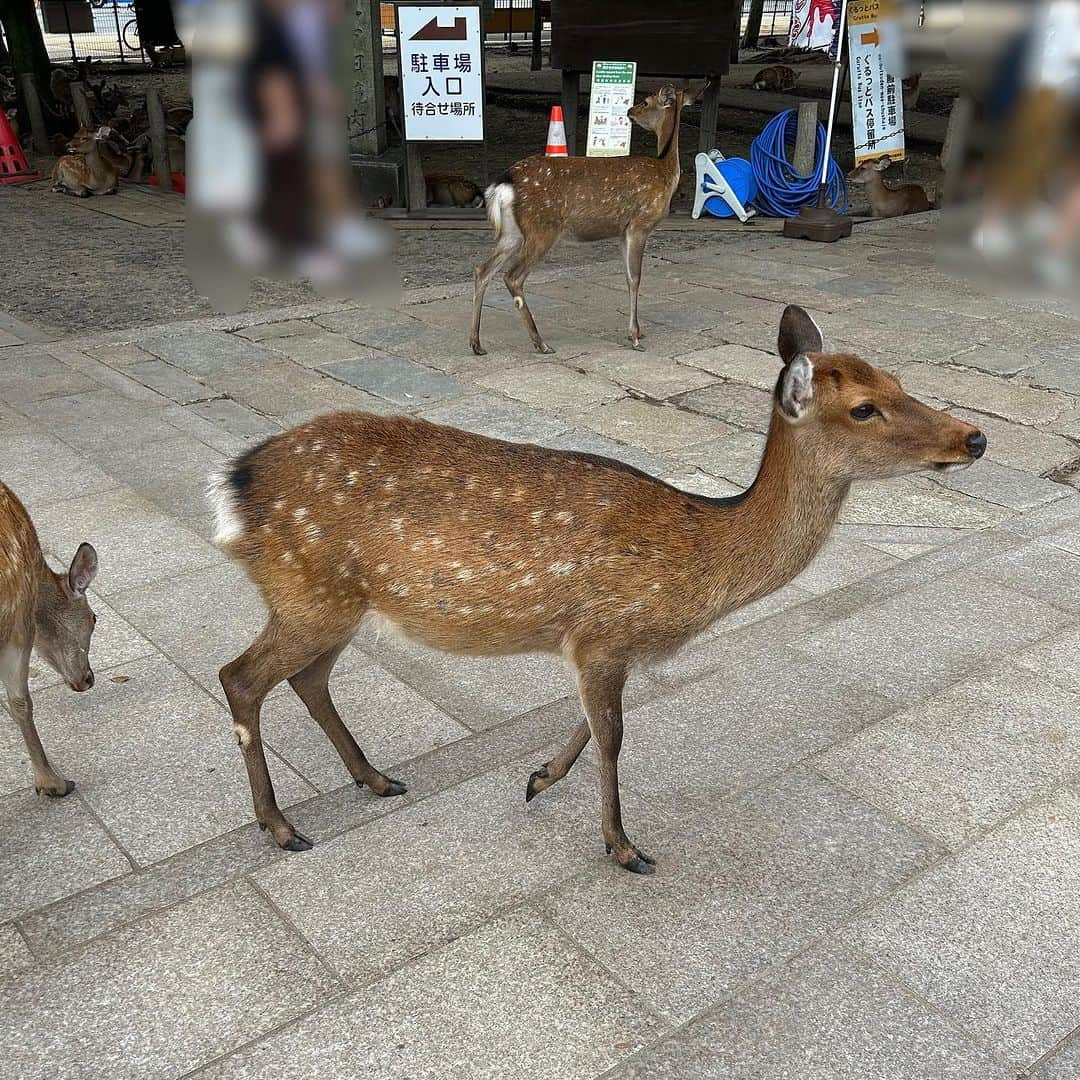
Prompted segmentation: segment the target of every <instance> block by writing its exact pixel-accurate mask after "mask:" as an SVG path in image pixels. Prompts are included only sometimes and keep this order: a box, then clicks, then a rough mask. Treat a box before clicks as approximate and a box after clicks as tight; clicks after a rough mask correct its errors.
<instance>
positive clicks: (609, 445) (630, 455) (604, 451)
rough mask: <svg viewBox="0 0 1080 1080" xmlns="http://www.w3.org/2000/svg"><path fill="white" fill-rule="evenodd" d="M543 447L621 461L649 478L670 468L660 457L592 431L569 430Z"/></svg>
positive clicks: (547, 441) (661, 474)
mask: <svg viewBox="0 0 1080 1080" xmlns="http://www.w3.org/2000/svg"><path fill="white" fill-rule="evenodd" d="M545 445H547V446H550V447H552V448H553V449H555V450H570V451H573V452H575V453H583V454H597V455H599V456H600V457H607V458H614V459H615V460H616V461H623V462H625V463H626V464H627V465H632V466H633V467H634V468H635V469H640V470H641V471H642V472H643V473H647V474H648V475H649V476H663V475H664V474H665V473H667V472H670V471H671V469H670V466H669V465H668V463H667V462H666V461H665V460H664V459H663V458H662V457H659V456H658V455H656V454H650V453H648V452H647V451H645V450H640V449H639V448H638V447H636V446H625V445H623V444H622V443H618V442H615V440H614V439H608V438H605V437H604V436H603V435H598V434H596V433H595V432H592V431H582V430H580V429H577V428H571V429H570V430H569V431H568V432H567V433H566V434H565V435H559V436H557V437H556V438H554V439H548V440H545Z"/></svg>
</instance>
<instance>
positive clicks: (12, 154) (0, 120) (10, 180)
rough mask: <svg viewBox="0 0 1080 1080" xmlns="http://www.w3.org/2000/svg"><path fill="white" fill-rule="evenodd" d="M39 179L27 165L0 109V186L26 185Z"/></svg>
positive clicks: (37, 173) (5, 116)
mask: <svg viewBox="0 0 1080 1080" xmlns="http://www.w3.org/2000/svg"><path fill="white" fill-rule="evenodd" d="M41 178H42V177H41V173H39V172H34V170H33V169H31V168H30V166H29V164H28V163H27V161H26V155H25V154H24V153H23V152H22V147H21V146H20V145H19V140H18V139H16V138H15V132H14V131H12V130H11V123H10V121H9V120H8V118H7V113H5V112H4V110H3V109H0V184H26V183H29V181H31V180H40V179H41Z"/></svg>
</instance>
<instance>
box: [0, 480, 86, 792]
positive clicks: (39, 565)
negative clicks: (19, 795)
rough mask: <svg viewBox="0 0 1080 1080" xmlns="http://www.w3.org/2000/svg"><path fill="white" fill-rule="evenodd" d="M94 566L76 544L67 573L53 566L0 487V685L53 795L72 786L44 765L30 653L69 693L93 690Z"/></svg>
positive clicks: (37, 785) (39, 781)
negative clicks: (31, 684) (89, 595)
mask: <svg viewBox="0 0 1080 1080" xmlns="http://www.w3.org/2000/svg"><path fill="white" fill-rule="evenodd" d="M97 565H98V558H97V552H96V551H95V550H94V549H93V547H92V546H91V545H90V544H80V545H79V548H78V550H77V551H76V552H75V557H74V558H73V559H72V560H71V565H70V566H69V567H68V571H67V573H66V574H57V573H56V572H55V571H53V570H52V569H50V567H49V564H48V563H47V562H46V561H45V556H44V555H42V553H41V545H40V544H39V543H38V538H37V532H36V531H35V530H34V523H33V522H32V521H31V520H30V515H29V514H28V513H27V512H26V508H25V507H24V506H23V504H22V503H21V502H19V500H18V499H17V498H16V497H15V494H14V492H13V491H11V489H10V488H8V487H6V486H5V485H4V484H2V483H0V681H2V682H3V684H4V689H5V691H6V692H7V706H8V711H9V712H10V713H11V715H12V718H13V719H14V720H15V723H16V724H18V725H19V730H20V731H21V732H22V736H23V739H24V740H25V742H26V749H27V752H28V753H29V754H30V766H31V768H32V769H33V770H34V790H35V791H37V792H44V793H45V794H46V795H53V796H56V797H58V798H59V797H61V796H64V795H67V794H69V793H70V792H71V791H72V789H73V788H74V787H75V785H74V784H73V783H72V782H71V781H70V780H65V779H64V777H63V776H61V775H60V773H58V772H57V771H56V770H55V769H54V768H53V767H52V766H51V765H50V764H49V761H48V759H47V758H46V757H45V751H44V749H43V748H42V746H41V739H39V738H38V733H37V729H36V728H35V727H34V706H33V702H32V701H31V700H30V688H29V685H28V684H29V676H30V653H31V650H33V651H35V652H36V653H37V654H38V655H39V656H40V657H41V658H42V659H43V660H44V661H45V662H46V663H47V664H48V665H49V666H50V667H51V668H53V669H54V670H55V671H56V672H57V673H58V674H59V675H61V676H63V679H64V682H66V683H67V685H68V686H69V687H70V688H71V689H72V690H75V691H78V692H82V691H84V690H89V689H90V687H91V686H93V685H94V672H93V671H92V670H91V668H90V655H89V654H90V638H91V635H92V634H93V632H94V624H95V623H96V622H97V616H96V615H95V614H94V613H93V612H92V611H91V610H90V605H89V604H88V603H87V600H86V590H87V588H89V586H90V583H91V582H92V581H93V580H94V576H95V575H96V574H97Z"/></svg>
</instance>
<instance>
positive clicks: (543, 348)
mask: <svg viewBox="0 0 1080 1080" xmlns="http://www.w3.org/2000/svg"><path fill="white" fill-rule="evenodd" d="M536 351H537V352H538V353H543V354H544V355H545V356H551V355H552V354H553V353H554V352H555V350H554V349H553V348H552V347H551V346H550V345H549V344H548V343H547V342H546V341H541V342H540V344H539V345H537V346H536Z"/></svg>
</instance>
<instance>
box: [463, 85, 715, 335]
mask: <svg viewBox="0 0 1080 1080" xmlns="http://www.w3.org/2000/svg"><path fill="white" fill-rule="evenodd" d="M699 92H700V90H699V91H696V92H695V93H691V92H690V91H683V90H676V89H675V88H674V87H673V86H664V87H661V89H660V90H658V91H657V92H656V93H655V94H650V95H649V96H648V97H647V98H645V100H644V101H642V102H639V103H638V104H637V105H635V106H634V107H633V108H631V109H630V110H628V112H627V115H628V116H629V117H630V119H631V120H633V121H634V122H635V123H637V124H639V125H640V126H641V127H643V128H645V129H647V130H648V131H652V132H654V133H655V134H656V137H657V145H658V147H659V154H658V156H657V157H655V158H649V157H641V156H636V155H635V156H633V157H623V158H589V157H543V156H541V155H539V154H536V155H534V156H533V157H528V158H525V159H524V160H522V161H519V162H517V164H516V165H511V166H510V169H509V171H508V172H507V173H506V175H505V176H504V177H503V179H501V180H499V181H498V182H497V183H495V184H492V185H491V187H489V188H488V189H487V191H486V192H485V193H484V199H485V202H486V203H487V213H488V218H489V219H490V221H491V224H492V226H493V227H494V229H495V250H494V251H493V252H492V253H491V254H490V255H489V256H488V258H487V259H486V260H485V261H484V262H483V263H481V264H480V266H478V267H477V268H476V274H475V284H474V288H473V310H472V330H471V332H470V335H469V345H470V346H471V347H472V351H473V352H474V353H475V354H476V355H477V356H483V355H484V354H485V350H484V348H483V347H482V346H481V344H480V313H481V309H482V308H483V305H484V293H485V292H486V291H487V287H488V283H489V282H490V281H491V279H492V278H493V277H494V276H495V274H496V272H497V271H498V270H500V269H501V268H502V267H503V266H504V265H505V264H509V267H508V269H507V270H506V273H505V274H504V275H503V280H504V281H505V282H506V287H507V288H508V289H509V290H510V295H511V296H512V297H513V298H514V305H515V307H517V309H518V311H520V312H521V317H522V318H523V319H524V320H525V328H526V330H528V332H529V337H530V338H531V339H532V343H533V345H534V346H535V348H536V350H537V352H542V353H550V352H554V351H555V350H554V349H552V348H551V347H550V346H548V345H547V344H546V343H545V342H544V339H543V338H542V337H541V336H540V331H539V330H537V328H536V322H535V320H534V319H533V317H532V312H530V311H529V305H528V304H527V303H526V302H525V279H526V278H527V277H528V276H529V274H530V272H531V271H532V269H533V267H534V266H536V265H537V264H539V263H540V261H541V260H542V259H543V258H544V256H545V255H546V254H547V253H548V251H550V250H551V248H552V247H553V246H554V244H555V243H556V242H557V241H558V240H559V239H560V238H561V237H563V236H567V235H569V236H572V237H574V239H576V240H610V239H613V238H614V237H619V238H620V239H621V240H622V249H623V259H624V261H625V263H626V280H627V284H628V286H629V288H630V334H629V337H630V341H631V342H632V344H633V346H634V348H635V349H640V348H641V336H642V335H641V327H640V326H639V325H638V317H637V306H638V287H639V285H640V284H641V258H642V255H643V254H644V253H645V241H646V240H648V238H649V233H651V232H652V231H653V229H655V228H656V226H657V225H658V224H659V223H660V222H661V221H662V220H663V219H664V218H665V217H667V214H668V210H669V209H670V206H671V198H672V196H673V195H674V194H675V191H676V189H677V188H678V186H679V178H680V175H681V174H680V169H679V119H680V116H681V114H682V110H683V108H684V107H685V106H686V105H689V104H692V103H693V100H694V98H695V97H696V94H697V93H699Z"/></svg>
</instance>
